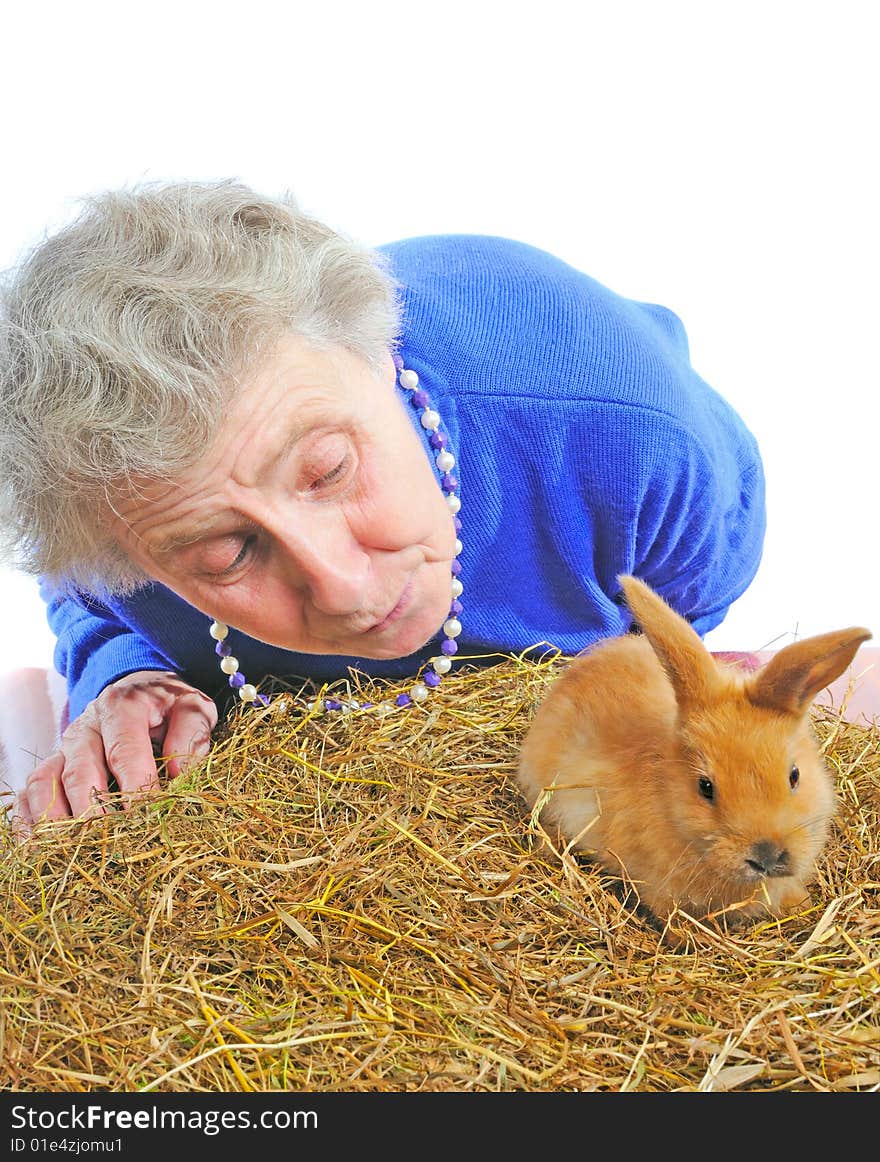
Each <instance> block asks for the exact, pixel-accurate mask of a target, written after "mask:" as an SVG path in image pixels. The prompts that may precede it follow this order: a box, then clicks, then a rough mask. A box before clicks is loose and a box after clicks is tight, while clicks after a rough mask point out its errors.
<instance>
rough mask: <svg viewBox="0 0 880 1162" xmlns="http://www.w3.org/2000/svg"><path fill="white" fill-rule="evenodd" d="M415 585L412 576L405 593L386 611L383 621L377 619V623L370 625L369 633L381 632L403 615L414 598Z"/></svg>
mask: <svg viewBox="0 0 880 1162" xmlns="http://www.w3.org/2000/svg"><path fill="white" fill-rule="evenodd" d="M414 587H415V583H414V580H413V578H412V577H410V579H409V581H407V583H406V587H405V588H404V590H403V593H402V594H401V595H400V600H399V601H398V602H397V604H396V605H395V606H394V608H393V609H392V610H390V612H388V613H386V615H385V616H384V617H383V618H382V620H381V621H377V622H376V624H375V625H372V626H370V628H369V629H368V630H367V633H381V632H382V630H383V629H387V628H388V626H389V625H393V624H394V622H395V621H397V620H398V619H399V618H401V617H403V615H404V613H406V611H407V609H408V608H409V605H410V602H411V600H412V595H413V589H414Z"/></svg>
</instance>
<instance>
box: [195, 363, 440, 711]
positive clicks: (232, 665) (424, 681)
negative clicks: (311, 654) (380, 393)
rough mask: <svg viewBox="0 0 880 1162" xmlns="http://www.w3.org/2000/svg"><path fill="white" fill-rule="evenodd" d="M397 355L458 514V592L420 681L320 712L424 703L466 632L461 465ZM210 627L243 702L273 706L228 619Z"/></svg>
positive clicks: (319, 703)
mask: <svg viewBox="0 0 880 1162" xmlns="http://www.w3.org/2000/svg"><path fill="white" fill-rule="evenodd" d="M393 358H394V367H395V370H396V372H397V382H398V383H399V384H400V386H401V387H402V388H403V390H404V391H406V392H407V393H408V395H409V402H410V404H411V405H412V407H414V408H416V409H418V410H419V411H420V412H421V415H420V417H419V420H420V423H421V425H422V427H423V428H424V429H425V431H426V432H430V436H429V437H428V443H429V444H430V445H431V448H432V449H433V451H434V452H435V456H434V463H435V465H436V466H437V471H438V472H439V474H440V487H441V488H442V489H443V492H444V494H445V496H446V503H447V504H448V505H449V511H450V512H451V513H452V518H453V520H454V521H455V532H456V542H455V558H454V559H453V562H452V565H451V570H450V571H451V574H452V589H451V594H452V596H451V602H450V606H449V616H448V617H447V619H446V621H445V622H444V623H443V628H442V640H441V642H440V653H439V654H438V655H437V656H436V657H433V658H430V659H429V660H428V662H427V664H426V667H425V668H424V670H423V671H422V672H420V674H419V675H418V677H417V679H416V681H415V683H414V684H413V685H412V686H411V687H410V689H409V690H408V691H407V692H406V693H403V694H398V695H397V697H396V698H394V699H393V700H391V701H390V702H358V701H357V699H355V698H318V699H314V700H312V701H310V702H307V703H306V706H307V709H309V710H311V711H316V712H318V713H321V712H323V711H325V710H326V711H334V710H341V711H351V710H372V711H374V712H377V713H379V714H389V713H391V712H392V711H393V710H395V709H397V708H398V707H401V706H411V705H412V704H413V703H414V702H424V701H425V699H426V698H427V697H428V694H429V693H430V691H431V690H432V689H434V688H436V687H437V686H439V685H440V683H441V682H442V681H443V677H444V675H445V674H448V673H449V671H450V670H451V669H452V659H453V657H454V655H455V654H456V653H457V652H458V643H457V642H456V640H455V639H456V638H457V637H458V636H459V634H460V633H461V622H460V621H459V615H460V614H461V611H462V604H461V601H460V600H459V598H460V597H461V593H462V589H463V586H462V583H461V581H460V580H459V574H460V573H461V563H460V561H459V559H458V558H459V556H460V554H461V548H462V545H461V540H460V536H461V519H460V518H459V515H458V512H459V509H460V508H461V500H460V499H459V498H458V496H457V495H456V489H457V488H458V479H457V478H456V477H455V476H453V475H452V469H453V468H454V467H455V457H454V456H453V455H452V453H451V452H450V450H449V437H448V436H447V434H446V433H445V432H444V431H441V428H440V424H441V420H440V414H439V413H438V412H437V411H436V410H435V409H434V408H433V407H432V406H431V399H430V397H429V395H428V393H427V392H426V391H425V389H424V388H422V387H419V377H418V375H417V374H416V373H415V372H414V371H408V370H407V369H406V368H405V367H404V366H403V360H402V359H401V358H400V356H399V355H396V354H395V355H394V357H393ZM208 632H209V633H210V635H211V637H212V638H214V640H215V641H216V643H217V644H216V645H215V647H214V650H215V652H216V654H217V655H218V657H219V658H220V669H221V670H222V671H223V673H224V674H226V675H227V677H228V680H229V685H230V686H231V687H232V689H233V690H237V691H238V696H239V698H240V699H241V700H242V702H245V703H249V704H251V705H253V706H268V705H269V701H270V700H269V697H268V695H266V694H260V693H259V691H258V690H257V688H256V686H254V685H253V684H252V683H250V682H248V681H247V680H246V678H245V676H244V674H243V673H242V672H241V670H240V669H239V665H238V659H237V658H236V657H234V656H233V654H232V647H231V646H230V645H229V642H228V635H229V626H228V625H225V624H224V623H223V622H222V621H213V622H212V623H211V627H210V629H209V631H208Z"/></svg>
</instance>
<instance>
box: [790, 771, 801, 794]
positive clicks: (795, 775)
mask: <svg viewBox="0 0 880 1162" xmlns="http://www.w3.org/2000/svg"><path fill="white" fill-rule="evenodd" d="M800 777H801V773H800V771H799V770H798V769H797V767H792V768H791V771H790V773H789V776H788V785H789V786H790V787H791V789H792V790H794V789H795V787H796V786H797V785H798V783H799V782H800Z"/></svg>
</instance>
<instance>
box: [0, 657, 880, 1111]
mask: <svg viewBox="0 0 880 1162" xmlns="http://www.w3.org/2000/svg"><path fill="white" fill-rule="evenodd" d="M561 664H564V662H563V660H562V659H559V658H545V659H544V660H543V661H538V662H535V661H526V660H523V659H515V658H511V659H505V660H503V661H502V662H501V663H500V664H499V665H497V666H495V667H492V668H491V669H489V670H486V669H485V668H482V669H477V668H473V669H471V670H468V669H464V670H462V671H461V672H459V673H458V674H457V677H456V680H455V681H454V682H448V683H446V684H445V685H444V687H443V688H441V689H440V690H439V691H437V692H436V693H435V694H433V695H432V697H431V699H430V700H429V702H428V703H427V704H425V705H424V706H419V707H410V708H408V709H406V710H404V711H400V712H396V713H394V714H392V715H390V716H388V717H387V718H384V719H379V718H377V717H375V716H374V715H371V714H366V713H360V714H358V713H356V714H352V715H346V716H341V715H338V714H337V715H333V716H324V717H314V716H312V715H309V714H308V713H307V712H305V711H304V710H302V709H299V708H297V707H295V706H294V700H293V697H292V694H293V693H296V692H297V691H291V692H290V694H289V696H288V698H287V703H288V705H287V707H286V708H285V707H283V706H280V705H279V703H278V701H277V700H276V702H275V703H274V704H273V705H271V706H270V707H268V708H267V709H265V710H260V711H250V712H248V711H244V710H242V711H238V710H236V711H233V713H232V714H231V716H230V718H229V719H228V721H227V722H226V723H225V725H224V727H223V729H222V730H221V732H220V734H219V735H218V738H217V742H216V745H215V747H214V749H213V751H212V753H211V755H210V756H209V758H208V759H206V760H205V761H204V762H203V763H202V764H201V765H200V766H199V767H198V768H196V769H195V770H193V771H192V772H190V773H188V774H187V775H186V776H185V777H183V778H181V779H178V780H177V781H175V782H174V783H172V784H170V785H169V786H168V787H167V789H165V790H163V791H161V792H158V793H156V794H155V795H152V796H150V797H149V798H147V799H145V800H143V801H141V802H139V803H138V804H137V805H136V806H135V807H133V808H132V809H131V810H129V811H126V812H122V811H113V812H111V813H108V814H105V815H103V816H101V817H98V818H96V819H94V820H91V821H89V822H87V823H81V822H77V823H63V824H54V825H49V826H46V827H44V828H42V829H41V830H39V831H38V832H37V833H36V834H35V835H34V836H33V837H32V838H31V839H30V840H28V841H27V842H26V843H25V844H23V845H21V846H17V847H16V846H15V845H11V844H9V845H8V850H7V851H6V852H5V853H4V854H3V857H2V863H0V867H2V905H0V916H2V920H3V926H2V930H3V967H2V968H0V997H2V1011H0V1068H2V1071H3V1075H4V1077H5V1078H6V1079H7V1080H6V1087H7V1088H8V1089H13V1090H30V1091H43V1092H46V1091H68V1092H70V1091H89V1090H100V1091H117V1092H137V1091H154V1092H155V1091H188V1092H207V1091H212V1092H213V1091H223V1092H229V1091H258V1092H267V1091H271V1090H279V1089H280V1090H303V1091H313V1092H315V1091H352V1092H353V1091H368V1092H379V1091H408V1092H414V1091H422V1090H472V1091H484V1090H489V1091H494V1090H520V1091H538V1090H568V1091H586V1090H614V1091H620V1090H650V1091H675V1090H695V1091H706V1090H733V1089H739V1090H761V1091H771V1090H810V1089H815V1090H823V1091H831V1090H849V1091H868V1090H876V1089H878V1088H880V1068H878V1064H877V1063H878V1047H880V913H878V910H877V893H878V888H880V874H878V869H880V862H878V861H880V844H878V833H880V829H878V803H880V727H878V726H877V725H875V726H873V727H868V726H865V727H859V726H857V725H854V724H852V723H848V722H847V721H845V719H844V718H843V717H842V716H841V715H840V714H839V712H835V711H830V710H821V711H820V710H817V711H816V712H815V717H814V721H815V729H816V733H817V735H818V737H819V739H820V740H821V742H822V746H823V748H824V752H825V755H826V760H827V762H828V764H829V766H830V768H831V769H832V771H833V772H834V775H835V778H836V782H837V787H838V790H839V794H840V801H841V810H840V813H839V818H838V821H837V823H836V825H835V829H834V832H833V835H832V839H831V842H830V843H829V845H828V847H827V848H826V850H825V852H824V854H823V856H822V859H821V863H820V867H819V871H818V875H817V878H816V879H815V880H814V882H813V884H812V886H811V887H812V904H811V906H809V907H807V908H805V909H804V911H803V912H802V913H800V914H798V915H794V916H792V917H790V918H786V919H785V920H783V921H773V922H766V923H758V924H754V925H753V926H751V927H748V928H745V929H742V930H737V931H736V932H732V933H726V932H723V931H720V930H716V929H714V928H713V927H712V926H711V925H710V924H705V923H698V922H696V921H695V920H693V919H690V918H688V917H686V916H682V915H678V916H676V917H674V918H673V921H672V925H671V931H672V934H673V935H674V936H675V939H674V940H672V941H668V940H664V939H663V938H662V935H661V933H660V932H659V931H658V930H657V928H655V927H652V926H651V924H650V923H648V922H647V921H646V919H645V918H643V917H642V916H640V915H639V914H638V911H637V910H634V909H633V907H632V906H631V903H628V902H626V900H625V899H624V898H623V896H622V895H621V893H619V892H616V891H615V890H614V885H613V883H612V882H611V881H609V880H608V879H606V878H604V877H602V876H601V875H600V874H598V873H597V872H596V871H594V870H593V869H591V868H590V867H589V866H587V865H586V864H584V863H582V862H579V861H577V860H576V859H572V858H570V857H564V858H563V860H562V862H561V863H560V862H558V861H553V860H547V859H546V858H545V857H542V856H540V855H539V854H538V847H537V845H536V844H535V842H534V841H535V839H536V829H535V824H534V823H533V822H532V821H530V819H529V817H528V813H527V811H526V810H525V808H524V804H523V803H522V801H521V800H520V797H519V793H518V789H517V786H516V783H515V779H514V769H515V764H516V757H517V751H518V746H519V743H520V741H521V739H522V736H523V734H524V732H525V730H526V728H527V726H528V723H529V721H530V718H531V715H532V713H533V711H534V709H535V707H536V705H537V703H538V701H539V699H540V698H541V697H542V696H543V694H544V692H545V691H546V688H547V683H548V682H549V681H551V680H552V679H553V677H554V676H555V674H556V672H557V667H558V666H559V665H561ZM284 689H286V688H285V687H284V686H283V685H282V684H280V683H279V684H277V685H276V686H275V690H276V692H278V691H283V690H284ZM388 689H391V687H383V686H382V685H381V684H374V685H372V686H369V685H365V686H364V687H362V688H360V696H361V697H363V698H370V697H372V698H374V699H375V698H377V697H380V696H382V695H383V694H385V693H386V692H387V690H388ZM352 692H353V693H355V694H356V695H357V690H353V691H352ZM7 838H8V837H7Z"/></svg>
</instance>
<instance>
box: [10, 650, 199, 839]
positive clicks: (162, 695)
mask: <svg viewBox="0 0 880 1162" xmlns="http://www.w3.org/2000/svg"><path fill="white" fill-rule="evenodd" d="M216 724H217V708H216V706H215V705H214V703H213V701H212V700H211V699H210V698H208V697H207V695H205V694H202V693H201V692H200V691H198V690H195V689H193V687H192V686H189V685H187V683H185V682H182V681H181V680H180V679H179V678H178V677H176V675H174V674H169V673H160V672H156V671H145V672H139V673H135V674H128V675H126V676H125V677H124V678H120V679H119V681H117V682H114V683H113V684H112V685H111V686H108V687H107V688H106V689H105V690H103V691H102V693H101V694H100V695H99V696H98V697H97V698H96V699H95V700H94V701H93V702H91V703H89V705H88V706H87V707H86V709H85V710H84V711H83V712H82V714H80V715H79V717H78V718H76V719H75V720H74V721H73V722H72V723H71V725H70V726H69V727H68V728H67V730H66V731H65V732H64V735H63V737H62V740H61V746H60V748H59V750H58V751H57V752H56V753H55V754H52V755H50V756H49V757H48V758H47V759H44V761H43V762H42V763H40V765H39V766H38V767H36V768H35V769H34V771H32V772H31V774H30V776H29V777H28V781H27V784H26V786H25V789H24V791H23V792H22V794H21V795H20V796H19V798H18V801H17V804H16V814H17V817H18V821H19V824H20V826H21V827H24V828H27V829H29V828H31V827H32V826H33V824H34V823H37V822H40V821H43V820H47V821H52V820H57V819H65V818H69V817H70V816H74V817H78V816H88V815H93V814H94V813H95V812H100V811H102V810H103V809H104V808H103V801H104V799H105V796H106V793H107V791H108V789H109V787H111V786H113V785H114V784H115V786H116V787H118V789H119V790H120V791H121V792H122V793H123V801H124V803H125V805H126V806H128V805H129V804H130V803H131V801H132V800H133V799H134V798H135V797H136V796H137V794H138V793H139V792H142V791H149V790H151V789H153V788H155V787H157V786H158V785H159V774H158V769H157V766H156V759H155V754H154V750H153V739H156V740H157V741H162V742H163V743H164V745H163V753H164V754H165V755H166V756H168V757H169V760H170V761H169V763H168V770H169V774H171V775H172V776H174V775H175V774H178V773H179V772H180V771H181V770H182V769H183V766H184V765H185V764H186V761H187V760H189V761H191V760H192V758H195V757H200V756H202V755H204V754H206V753H207V751H208V749H209V747H210V743H211V731H212V730H213V728H214V727H215V726H216Z"/></svg>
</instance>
